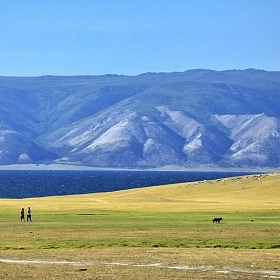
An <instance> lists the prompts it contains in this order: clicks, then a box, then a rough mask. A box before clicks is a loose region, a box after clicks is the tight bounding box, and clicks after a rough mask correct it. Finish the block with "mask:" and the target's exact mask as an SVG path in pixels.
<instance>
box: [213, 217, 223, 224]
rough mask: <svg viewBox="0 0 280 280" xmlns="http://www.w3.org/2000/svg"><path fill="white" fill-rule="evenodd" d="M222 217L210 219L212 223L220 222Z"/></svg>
mask: <svg viewBox="0 0 280 280" xmlns="http://www.w3.org/2000/svg"><path fill="white" fill-rule="evenodd" d="M222 219H223V218H214V219H213V220H212V222H213V223H220V221H221V220H222Z"/></svg>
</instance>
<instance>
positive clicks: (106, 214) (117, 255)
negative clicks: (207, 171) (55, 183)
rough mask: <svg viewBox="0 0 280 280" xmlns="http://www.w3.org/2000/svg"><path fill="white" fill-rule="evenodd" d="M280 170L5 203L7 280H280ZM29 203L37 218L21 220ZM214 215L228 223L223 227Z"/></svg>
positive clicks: (2, 239) (1, 251) (2, 252)
mask: <svg viewBox="0 0 280 280" xmlns="http://www.w3.org/2000/svg"><path fill="white" fill-rule="evenodd" d="M279 198H280V174H269V175H252V176H245V177H237V178H228V179H222V180H215V181H204V182H196V183H181V184H175V185H167V186H158V187H150V188H143V189H134V190H126V191H119V192H112V193H99V194H87V195H75V196H63V197H45V198H32V199H31V198H29V199H1V200H0V206H1V208H0V217H1V218H0V226H1V231H0V274H1V275H2V276H3V277H2V279H22V278H29V279H128V280H129V279H225V278H226V279H262V278H263V277H274V278H280V264H279V263H280V262H279V261H280V238H279V237H280V234H279V226H280V219H279V217H280V199H279ZM28 206H30V207H31V208H32V210H33V222H32V223H30V222H20V220H19V211H20V209H21V207H25V208H27V207H28ZM214 217H223V221H222V222H221V223H220V224H216V223H212V221H211V220H212V219H213V218H214Z"/></svg>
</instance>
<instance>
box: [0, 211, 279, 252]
mask: <svg viewBox="0 0 280 280" xmlns="http://www.w3.org/2000/svg"><path fill="white" fill-rule="evenodd" d="M3 212H4V210H1V211H0V213H1V216H2V217H3V216H4V218H3V219H1V222H0V226H1V228H2V230H1V233H0V238H1V244H0V250H7V249H15V250H19V249H20V250H23V249H66V248H68V249H70V248H104V247H105V248H106V247H143V248H155V247H166V248H236V249H237V248H256V249H263V248H279V247H280V245H279V236H278V230H279V225H280V223H279V214H280V213H279V211H265V212H237V213H223V215H222V217H223V221H221V223H220V224H216V223H212V221H211V220H212V218H213V217H215V216H220V213H216V214H215V213H213V212H209V213H202V212H190V213H168V214H163V213H154V212H150V213H148V212H147V213H142V212H119V211H107V212H98V211H96V212H95V213H86V214H85V213H81V212H80V211H78V210H74V211H71V213H69V212H67V211H57V212H56V211H46V212H44V213H42V211H40V212H38V213H36V215H34V216H33V222H31V223H30V222H20V221H19V219H18V218H15V216H14V215H13V214H11V213H5V215H3V214H4V213H3Z"/></svg>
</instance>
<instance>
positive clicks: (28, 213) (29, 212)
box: [26, 207, 32, 222]
mask: <svg viewBox="0 0 280 280" xmlns="http://www.w3.org/2000/svg"><path fill="white" fill-rule="evenodd" d="M28 220H29V221H30V222H32V220H31V209H30V207H28V209H27V215H26V221H27V222H28Z"/></svg>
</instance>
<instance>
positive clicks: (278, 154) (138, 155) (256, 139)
mask: <svg viewBox="0 0 280 280" xmlns="http://www.w3.org/2000/svg"><path fill="white" fill-rule="evenodd" d="M52 162H55V163H61V164H75V165H84V166H94V167H112V168H140V169H145V168H158V167H164V166H176V167H183V168H194V167H203V166H212V167H221V168H231V167H240V168H243V167H246V168H255V167H273V168H274V167H279V166H280V72H270V71H264V70H255V69H246V70H228V71H213V70H203V69H197V70H188V71H185V72H173V73H144V74H141V75H138V76H123V75H101V76H41V77H0V164H1V165H7V164H21V163H22V164H26V163H52Z"/></svg>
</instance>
